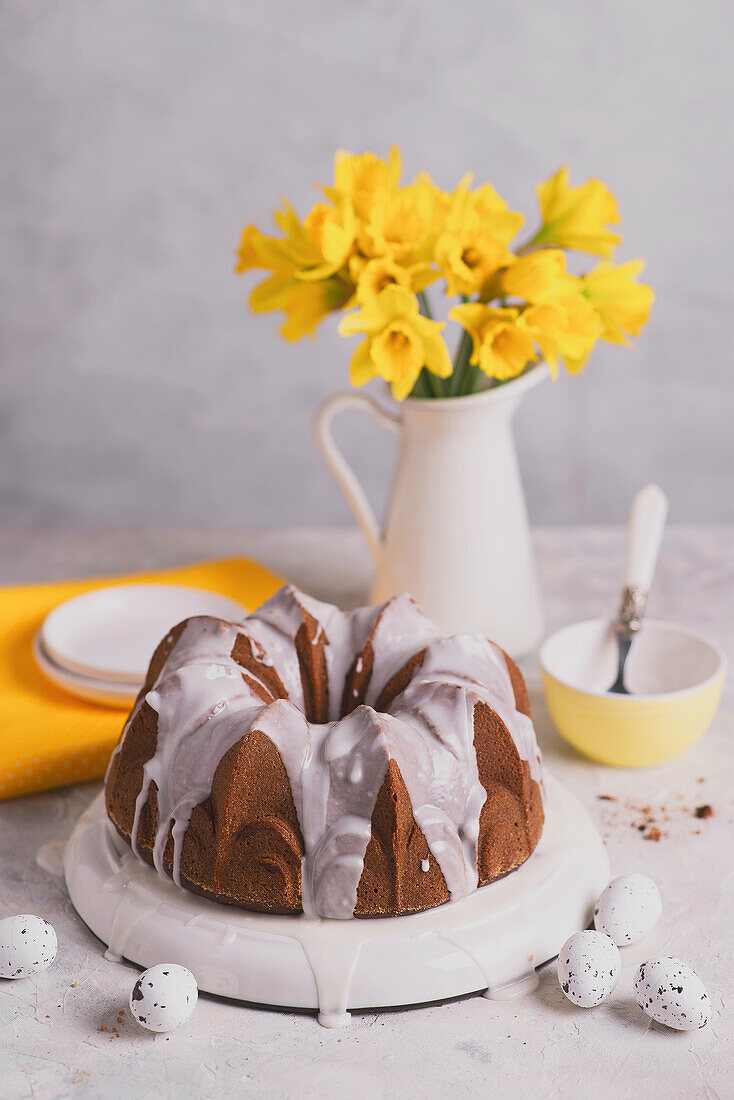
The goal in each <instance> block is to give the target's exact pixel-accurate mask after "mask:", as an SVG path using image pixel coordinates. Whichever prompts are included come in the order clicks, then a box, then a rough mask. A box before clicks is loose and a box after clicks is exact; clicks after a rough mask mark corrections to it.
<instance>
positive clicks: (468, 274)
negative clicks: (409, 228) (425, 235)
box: [435, 211, 512, 295]
mask: <svg viewBox="0 0 734 1100" xmlns="http://www.w3.org/2000/svg"><path fill="white" fill-rule="evenodd" d="M435 257H436V263H437V264H438V265H439V267H440V268H441V270H442V272H443V274H444V275H445V276H446V284H447V287H448V292H449V294H452V295H453V294H475V293H476V292H477V291H480V290H481V289H482V287H483V286H484V285H485V283H486V282H488V280H489V279H490V278H491V276H492V275H493V274H494V273H495V272H496V271H497V268H499V267H503V266H504V265H505V264H507V263H509V262H510V261H511V259H512V254H511V253H510V252H508V250H507V245H506V244H505V243H504V242H503V241H501V240H500V239H499V238H497V237H495V235H494V234H493V233H492V232H491V231H489V230H487V229H486V227H485V226H484V225H483V224H482V222H481V221H480V220H479V218H478V216H477V215H476V214H475V213H474V212H473V211H468V212H467V214H466V215H465V217H464V218H463V220H462V221H461V222H460V223H458V224H456V223H454V224H453V225H452V227H451V229H449V230H447V231H446V232H445V233H442V234H441V236H440V237H439V238H438V241H437V242H436V249H435Z"/></svg>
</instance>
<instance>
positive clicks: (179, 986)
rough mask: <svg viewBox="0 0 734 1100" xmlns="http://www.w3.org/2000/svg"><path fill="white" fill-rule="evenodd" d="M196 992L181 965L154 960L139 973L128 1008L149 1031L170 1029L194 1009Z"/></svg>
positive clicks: (182, 1020) (190, 977) (193, 983)
mask: <svg viewBox="0 0 734 1100" xmlns="http://www.w3.org/2000/svg"><path fill="white" fill-rule="evenodd" d="M198 995H199V992H198V989H197V986H196V978H195V977H194V975H193V974H192V973H191V971H190V970H187V969H186V967H185V966H179V965H178V964H177V963H158V964H157V965H156V966H151V967H149V969H148V970H144V971H143V973H142V974H141V975H140V977H139V978H138V980H137V981H136V983H135V985H134V986H133V988H132V992H131V993H130V1011H131V1012H132V1014H133V1016H134V1017H135V1019H136V1020H137V1021H138V1023H139V1024H142V1026H143V1027H146V1028H148V1030H149V1031H174V1030H175V1029H176V1028H177V1027H180V1026H181V1024H184V1023H186V1021H187V1020H188V1018H189V1016H190V1015H191V1013H192V1012H193V1011H194V1007H195V1005H196V1001H197V998H198Z"/></svg>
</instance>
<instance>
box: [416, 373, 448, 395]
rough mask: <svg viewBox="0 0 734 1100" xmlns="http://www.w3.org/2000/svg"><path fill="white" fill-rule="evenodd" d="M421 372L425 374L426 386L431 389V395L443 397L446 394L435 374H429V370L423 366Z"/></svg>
mask: <svg viewBox="0 0 734 1100" xmlns="http://www.w3.org/2000/svg"><path fill="white" fill-rule="evenodd" d="M422 373H423V374H424V375H425V378H426V381H427V382H428V388H429V389H430V390H431V391H432V393H431V396H432V397H445V396H446V394H445V393H444V389H443V386H442V385H441V380H440V379H439V378H437V377H436V375H435V374H431V372H430V371H429V370H426V368H425V367H424V368H423V371H422Z"/></svg>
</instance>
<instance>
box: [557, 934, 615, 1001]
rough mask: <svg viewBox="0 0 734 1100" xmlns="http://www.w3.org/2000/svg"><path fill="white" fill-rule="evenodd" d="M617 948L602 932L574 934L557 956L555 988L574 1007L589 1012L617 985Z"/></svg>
mask: <svg viewBox="0 0 734 1100" xmlns="http://www.w3.org/2000/svg"><path fill="white" fill-rule="evenodd" d="M620 965H621V964H620V958H619V948H618V947H617V945H616V944H615V943H613V942H612V940H610V938H609V936H607V935H606V934H605V933H604V932H595V931H593V930H591V929H587V930H586V931H584V932H574V934H573V936H571V937H570V938H569V939H567V940H566V942H565V943H564V945H563V947H562V948H561V950H560V952H559V955H558V984H559V985H560V987H561V989H562V990H563V992H564V993H565V994H566V996H567V997H568V999H569V1001H573V1003H574V1004H575V1005H580V1007H581V1008H593V1007H594V1006H595V1005H600V1004H601V1003H602V1001H605V1000H606V999H607V997H608V996H609V995H610V993H611V992H612V991H613V989H614V987H615V986H616V984H617V982H618V981H619V971H620Z"/></svg>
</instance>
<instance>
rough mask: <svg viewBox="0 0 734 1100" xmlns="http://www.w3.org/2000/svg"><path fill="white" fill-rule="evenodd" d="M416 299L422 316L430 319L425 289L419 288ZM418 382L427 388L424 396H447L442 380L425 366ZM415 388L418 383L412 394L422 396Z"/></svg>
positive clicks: (429, 307) (431, 316)
mask: <svg viewBox="0 0 734 1100" xmlns="http://www.w3.org/2000/svg"><path fill="white" fill-rule="evenodd" d="M418 301H419V302H420V306H421V312H422V313H423V316H424V317H427V318H428V320H429V321H432V320H433V313H432V311H431V303H430V302H429V301H428V295H427V294H426V292H425V290H419V291H418ZM418 383H419V384H422V386H423V387H425V389H427V390H428V392H427V393H426V394H425V396H426V397H447V396H448V393H447V390H446V388H445V387H444V383H443V381H441V380H440V379H439V378H437V377H436V375H435V374H432V373H431V372H430V371H429V370H428V369H427V368H426V367H424V368H423V370H422V371H421V373H420V374H419V376H418ZM417 390H418V384H416V386H415V387H414V389H413V394H414V396H415V397H422V396H424V394H422V393H421V394H419V393H417V392H416V391H417Z"/></svg>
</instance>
